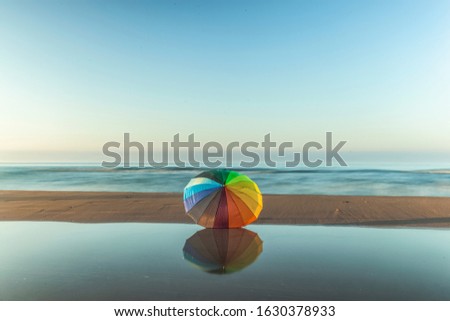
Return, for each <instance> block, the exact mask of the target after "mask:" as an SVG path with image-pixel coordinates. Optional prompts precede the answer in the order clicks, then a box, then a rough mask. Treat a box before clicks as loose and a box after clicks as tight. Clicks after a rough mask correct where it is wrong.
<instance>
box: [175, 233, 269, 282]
mask: <svg viewBox="0 0 450 321" xmlns="http://www.w3.org/2000/svg"><path fill="white" fill-rule="evenodd" d="M262 250H263V247H262V241H261V239H260V238H259V236H258V234H256V233H254V232H251V231H248V230H246V229H204V230H201V231H199V232H197V233H195V234H194V235H192V236H191V237H190V238H189V239H187V240H186V243H185V244H184V247H183V255H184V258H185V259H186V260H187V261H189V262H191V263H192V264H193V265H194V266H195V267H197V268H199V269H201V270H202V271H205V272H208V273H216V274H226V273H233V272H236V271H239V270H242V269H244V268H246V267H247V266H249V265H250V264H252V263H253V262H254V261H255V260H256V259H257V258H258V256H259V254H260V253H261V252H262Z"/></svg>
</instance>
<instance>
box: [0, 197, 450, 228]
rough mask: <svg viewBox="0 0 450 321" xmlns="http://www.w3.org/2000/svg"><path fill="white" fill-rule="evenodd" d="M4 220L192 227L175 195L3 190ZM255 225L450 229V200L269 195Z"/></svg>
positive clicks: (1, 215) (0, 212)
mask: <svg viewBox="0 0 450 321" xmlns="http://www.w3.org/2000/svg"><path fill="white" fill-rule="evenodd" d="M0 220H1V221H61V222H82V223H106V222H167V223H192V221H191V219H190V218H189V217H188V216H187V215H185V213H184V207H183V201H182V195H181V194H176V193H112V192H43V191H0ZM256 223H259V224H306V225H309V224H313V225H314V224H322V225H330V224H332V225H335V224H337V225H380V226H386V225H389V226H436V227H450V198H448V197H385V196H382V197H380V196H323V195H264V210H263V212H262V213H261V215H260V218H259V220H258V221H257V222H256Z"/></svg>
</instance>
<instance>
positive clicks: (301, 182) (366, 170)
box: [0, 164, 450, 197]
mask: <svg viewBox="0 0 450 321" xmlns="http://www.w3.org/2000/svg"><path fill="white" fill-rule="evenodd" d="M236 170H237V171H240V172H243V173H245V174H246V175H248V176H249V177H250V178H251V179H253V180H254V181H255V182H256V183H257V184H258V185H259V187H260V189H261V192H262V193H263V194H315V195H380V196H382V195H384V196H447V197H448V196H450V168H449V167H447V168H446V167H445V166H443V165H442V167H430V168H427V167H426V165H421V166H398V165H396V166H384V168H383V167H380V166H378V168H374V167H373V166H372V168H370V167H369V166H364V165H359V166H351V167H346V168H319V169H295V170H288V169H272V168H257V169H245V170H244V169H236ZM201 171H202V170H199V169H192V168H184V169H183V168H176V167H171V168H164V169H156V168H138V167H131V168H128V169H125V168H115V169H108V168H103V167H101V166H100V165H97V164H2V165H0V190H43V191H111V192H119V191H120V192H178V193H180V192H182V191H183V188H184V186H185V185H186V184H187V183H188V182H189V180H190V179H191V178H192V177H194V176H196V175H197V174H198V173H200V172H201Z"/></svg>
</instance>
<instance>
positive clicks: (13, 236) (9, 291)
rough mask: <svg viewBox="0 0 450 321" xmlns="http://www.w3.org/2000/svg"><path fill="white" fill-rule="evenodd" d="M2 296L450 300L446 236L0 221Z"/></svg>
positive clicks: (366, 230)
mask: <svg viewBox="0 0 450 321" xmlns="http://www.w3.org/2000/svg"><path fill="white" fill-rule="evenodd" d="M0 263H1V264H0V299H1V300H177V299H178V300H259V299H263V300H450V230H445V229H441V230H439V229H436V230H434V229H380V228H357V227H321V226H310V227H303V226H269V225H265V226H263V225H252V226H249V227H248V228H247V229H246V230H233V231H227V230H214V231H213V230H202V229H201V228H200V227H198V226H195V225H183V224H138V223H124V224H118V223H113V224H72V223H44V222H42V223H38V222H36V223H32V222H2V223H0Z"/></svg>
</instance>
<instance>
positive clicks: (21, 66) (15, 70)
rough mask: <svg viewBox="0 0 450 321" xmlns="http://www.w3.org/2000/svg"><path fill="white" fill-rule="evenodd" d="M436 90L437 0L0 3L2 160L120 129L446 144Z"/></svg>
mask: <svg viewBox="0 0 450 321" xmlns="http://www.w3.org/2000/svg"><path fill="white" fill-rule="evenodd" d="M449 89H450V2H449V1H446V0H444V1H438V0H436V1H381V0H380V1H372V2H368V1H331V0H330V1H325V0H319V1H72V2H69V1H56V0H52V1H45V0H43V1H22V0H19V1H9V0H8V1H4V0H0V162H2V161H3V162H31V161H63V160H64V161H70V160H73V161H82V160H86V161H92V160H95V159H97V158H96V157H98V155H99V153H101V150H102V146H103V144H104V143H105V142H108V141H118V142H121V141H123V133H125V132H128V133H130V135H131V137H132V139H133V140H137V141H140V142H143V143H145V142H149V141H154V142H155V143H157V142H162V141H171V140H172V138H173V136H174V135H175V134H177V133H180V135H181V137H185V138H187V135H189V134H191V133H194V134H195V137H196V138H197V139H198V140H199V141H201V142H206V141H211V140H214V141H218V142H221V143H227V142H230V141H234V140H238V141H240V142H244V141H247V140H253V141H262V139H263V137H264V135H265V134H267V133H271V135H272V138H273V139H274V140H276V141H278V142H282V141H292V142H294V145H296V146H301V145H302V144H304V143H306V142H308V141H311V140H317V141H324V138H325V133H326V132H328V131H331V132H333V135H334V137H335V138H336V139H337V140H345V141H347V145H346V147H345V148H346V150H347V151H351V152H371V153H375V154H376V153H380V155H381V154H383V155H385V154H386V153H388V154H389V153H392V155H394V154H398V153H406V154H407V153H417V154H422V155H423V154H427V155H435V154H439V153H444V154H447V155H449V154H450V90H449ZM430 157H432V156H430Z"/></svg>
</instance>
